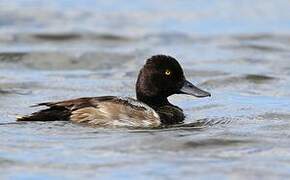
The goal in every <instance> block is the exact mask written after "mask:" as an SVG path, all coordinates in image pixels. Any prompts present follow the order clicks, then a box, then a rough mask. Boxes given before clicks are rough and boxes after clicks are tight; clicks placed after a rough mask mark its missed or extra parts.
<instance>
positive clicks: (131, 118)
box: [18, 96, 184, 127]
mask: <svg viewBox="0 0 290 180" xmlns="http://www.w3.org/2000/svg"><path fill="white" fill-rule="evenodd" d="M36 106H46V107H48V109H44V110H41V111H38V112H36V113H33V114H32V115H30V116H24V117H21V118H19V119H18V121H39V120H41V121H72V122H75V123H83V124H88V125H92V126H102V127H120V126H124V127H158V126H160V125H161V124H166V125H169V124H176V123H179V122H182V121H183V119H184V114H183V112H182V110H181V109H180V108H178V107H175V106H171V105H166V106H162V107H158V108H157V107H156V109H153V108H151V107H150V106H148V105H147V104H145V103H143V102H141V101H138V100H135V99H132V98H129V97H125V98H124V97H116V96H101V97H85V98H78V99H72V100H67V101H60V102H47V103H41V104H38V105H36Z"/></svg>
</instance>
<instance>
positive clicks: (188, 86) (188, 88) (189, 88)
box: [180, 80, 211, 98]
mask: <svg viewBox="0 0 290 180" xmlns="http://www.w3.org/2000/svg"><path fill="white" fill-rule="evenodd" d="M180 93H182V94H188V95H192V96H195V97H200V98H201V97H209V96H211V94H210V93H209V92H206V91H204V90H201V89H199V88H198V87H196V86H194V85H193V84H192V83H191V82H189V81H187V80H185V81H184V84H183V87H182V88H181V89H180Z"/></svg>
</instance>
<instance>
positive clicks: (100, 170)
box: [0, 0, 290, 179]
mask: <svg viewBox="0 0 290 180" xmlns="http://www.w3.org/2000/svg"><path fill="white" fill-rule="evenodd" d="M289 7H290V2H288V1H274V0H270V1H249V0H244V1H226V0H222V1H204V0H203V1H201V0H200V1H176V0H175V1H173V0H172V1H161V0H159V1H112V0H106V1H92V0H84V1H69V0H50V1H36V0H14V1H10V0H2V1H0V114H1V116H0V136H1V140H0V178H1V179H92V178H94V179H177V178H180V179H288V178H289V176H290V166H289V164H290V153H289V152H290V141H289V137H290V113H289V112H290V93H289V88H290V85H289V84H290V77H289V76H290V63H289V60H290V33H289V32H290V23H289V20H290V11H289ZM159 53H162V54H168V55H171V56H174V57H176V58H177V59H178V60H179V62H180V63H181V65H182V66H183V67H184V71H185V75H186V77H187V78H188V79H189V80H190V81H192V82H194V83H195V84H196V85H198V86H199V87H202V88H203V89H206V90H207V91H209V92H211V93H212V97H211V98H206V99H193V98H192V97H189V96H184V95H175V96H172V97H170V101H171V102H172V103H173V104H176V105H178V106H179V107H181V108H183V109H184V112H185V113H186V115H187V118H186V120H185V122H184V125H182V126H180V127H170V128H164V129H151V130H149V129H144V130H141V129H138V130H132V129H131V130H129V129H103V128H92V127H84V126H80V125H77V124H72V123H70V122H49V123H47V122H31V123H15V119H16V116H18V115H24V114H29V113H31V112H33V111H35V110H37V109H34V108H30V107H29V106H30V105H33V104H37V103H40V102H44V101H57V100H64V99H69V98H76V97H83V96H101V95H118V96H131V97H134V96H135V90H134V83H135V81H136V76H137V74H138V70H139V69H140V67H141V66H142V65H143V63H144V61H145V59H146V58H148V57H150V56H151V55H154V54H159Z"/></svg>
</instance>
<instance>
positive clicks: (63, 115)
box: [17, 107, 71, 121]
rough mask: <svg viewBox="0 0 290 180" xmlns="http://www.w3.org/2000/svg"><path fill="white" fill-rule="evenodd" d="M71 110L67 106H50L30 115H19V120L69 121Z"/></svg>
mask: <svg viewBox="0 0 290 180" xmlns="http://www.w3.org/2000/svg"><path fill="white" fill-rule="evenodd" d="M70 114H71V113H70V111H69V110H68V109H65V108H52V107H51V108H48V109H44V110H40V111H38V112H35V113H32V114H31V115H28V116H20V117H17V121H68V120H69V117H70Z"/></svg>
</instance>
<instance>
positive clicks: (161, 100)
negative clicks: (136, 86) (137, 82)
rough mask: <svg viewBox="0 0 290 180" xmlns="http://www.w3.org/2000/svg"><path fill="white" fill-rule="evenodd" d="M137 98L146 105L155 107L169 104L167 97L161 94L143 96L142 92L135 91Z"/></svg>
mask: <svg viewBox="0 0 290 180" xmlns="http://www.w3.org/2000/svg"><path fill="white" fill-rule="evenodd" d="M137 100H139V101H142V102H143V103H145V104H147V105H148V106H150V107H152V108H153V109H155V108H156V107H161V106H165V105H171V104H170V103H169V101H168V100H167V97H161V96H151V97H149V96H143V95H142V94H139V93H137Z"/></svg>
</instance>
